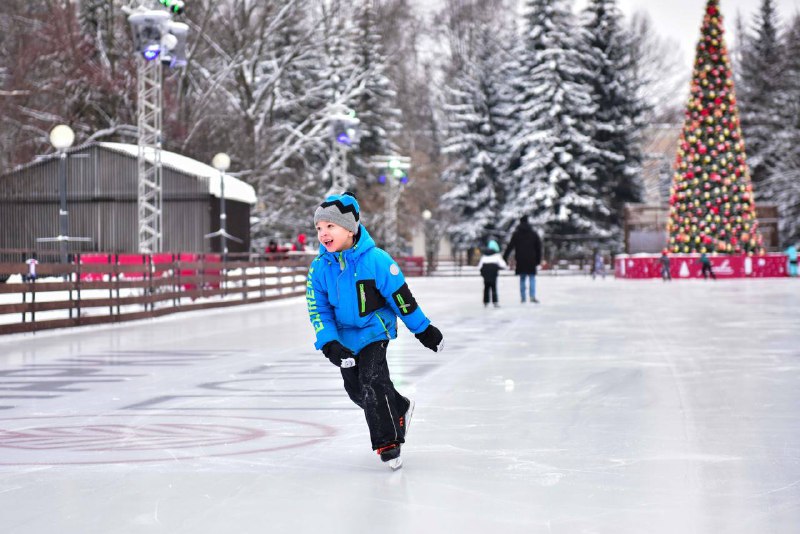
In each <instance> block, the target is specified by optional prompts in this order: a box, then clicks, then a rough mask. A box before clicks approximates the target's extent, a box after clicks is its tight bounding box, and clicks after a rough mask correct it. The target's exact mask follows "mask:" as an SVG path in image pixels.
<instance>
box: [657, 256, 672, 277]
mask: <svg viewBox="0 0 800 534" xmlns="http://www.w3.org/2000/svg"><path fill="white" fill-rule="evenodd" d="M658 262H659V263H660V264H661V279H662V280H663V281H665V282H667V281H669V282H671V281H672V273H670V272H669V255H668V254H667V249H664V250H662V251H661V257H660V258H659V259H658Z"/></svg>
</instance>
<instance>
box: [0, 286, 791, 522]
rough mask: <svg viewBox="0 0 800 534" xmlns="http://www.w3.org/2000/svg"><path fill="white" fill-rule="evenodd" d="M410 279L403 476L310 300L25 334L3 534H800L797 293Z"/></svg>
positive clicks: (403, 364)
mask: <svg viewBox="0 0 800 534" xmlns="http://www.w3.org/2000/svg"><path fill="white" fill-rule="evenodd" d="M409 282H410V284H409V285H410V286H411V288H412V290H413V291H414V293H415V296H416V298H417V300H418V302H419V303H420V305H421V307H422V308H423V310H424V311H425V312H426V313H427V314H428V315H429V317H431V319H432V320H433V322H434V324H436V325H437V326H438V327H439V328H440V329H441V330H442V331H443V333H444V334H445V338H446V340H447V351H445V352H444V353H442V354H435V353H432V352H430V351H428V350H427V349H425V348H424V347H422V345H420V344H419V343H418V342H417V340H416V339H415V338H414V336H413V335H411V334H410V333H409V332H408V331H407V330H405V329H401V332H400V336H399V338H398V339H397V340H395V341H394V342H392V343H391V344H390V346H389V361H390V366H391V369H392V376H393V379H394V382H395V385H396V386H397V388H398V390H399V391H400V392H401V393H403V394H405V395H409V396H412V397H413V398H414V399H415V400H416V409H415V412H414V418H413V424H412V427H411V430H410V432H409V437H408V442H407V443H406V444H405V445H404V446H403V459H404V462H403V468H402V469H400V470H398V471H396V472H392V471H391V470H390V469H388V468H387V467H386V466H385V465H383V464H382V463H381V462H380V459H379V458H378V456H377V455H376V454H375V453H374V452H372V451H371V450H370V445H369V438H368V435H367V427H366V423H365V421H364V417H363V415H362V414H361V413H360V412H359V410H358V408H357V407H355V406H354V405H353V404H352V403H351V402H350V401H349V399H348V398H347V395H346V394H345V393H344V390H343V389H342V387H341V378H340V377H339V373H338V371H337V369H335V368H334V367H333V366H331V365H330V364H329V363H328V361H327V360H326V359H325V358H324V357H323V356H322V355H321V354H320V353H319V352H317V351H315V350H314V349H313V346H312V342H313V338H312V329H311V327H310V325H309V323H308V319H307V316H306V313H305V303H304V300H303V299H292V300H287V301H283V302H272V303H265V304H258V305H249V306H241V307H235V308H228V309H224V310H217V311H206V312H197V313H184V314H177V315H173V316H169V317H165V318H161V319H156V320H147V321H139V322H136V323H129V324H120V325H115V326H111V327H102V328H94V327H93V328H85V329H80V328H76V329H70V330H64V331H51V332H41V333H37V334H35V335H14V336H5V337H0V526H2V532H3V533H4V534H17V533H20V534H22V533H24V534H45V533H46V534H54V533H58V534H71V533H75V534H78V533H80V534H86V533H104V534H105V533H170V534H177V533H186V534H204V533H215V534H218V533H233V534H243V533H259V534H261V533H312V532H314V533H316V532H325V533H326V534H335V533H366V532H370V533H371V532H380V533H383V534H387V533H404V534H408V533H429V532H450V533H456V532H458V533H465V534H477V533H487V532H490V533H493V534H501V533H503V534H504V533H526V534H529V533H539V532H541V533H563V534H577V533H613V534H627V533H631V534H634V533H635V534H641V533H643V532H646V533H649V534H661V533H663V534H677V533H680V534H692V533H698V534H701V533H702V534H705V533H707V534H718V533H724V534H739V533H758V534H763V533H770V534H776V533H777V534H783V533H786V534H789V533H796V532H798V525H800V422H799V419H800V418H799V417H798V411H800V327H798V325H800V321H798V317H800V283H798V282H797V280H789V279H765V280H731V281H721V280H720V281H716V282H710V281H709V282H704V281H702V280H696V281H695V280H693V281H675V282H672V283H663V282H661V281H660V280H652V281H650V280H648V281H620V280H613V279H611V278H607V279H606V280H599V279H598V280H595V281H592V280H591V279H589V278H587V277H579V276H572V277H544V276H540V277H539V280H538V283H537V291H538V295H537V297H538V298H539V299H540V300H541V304H538V305H537V304H531V303H524V304H521V303H520V302H519V294H518V287H517V282H516V279H515V278H513V277H503V278H501V279H500V281H499V285H500V308H497V309H495V308H491V307H490V308H484V306H483V304H482V302H481V297H482V285H481V281H480V279H479V278H449V279H448V278H435V279H434V278H423V279H417V278H414V279H410V280H409Z"/></svg>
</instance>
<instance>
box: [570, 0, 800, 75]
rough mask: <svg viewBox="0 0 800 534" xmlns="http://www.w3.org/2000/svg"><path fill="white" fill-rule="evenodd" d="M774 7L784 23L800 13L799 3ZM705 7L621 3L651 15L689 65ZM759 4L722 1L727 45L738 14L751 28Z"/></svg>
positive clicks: (670, 0) (638, 0) (694, 2)
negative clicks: (673, 40) (677, 45)
mask: <svg viewBox="0 0 800 534" xmlns="http://www.w3.org/2000/svg"><path fill="white" fill-rule="evenodd" d="M586 4H587V1H586V0H576V2H575V8H576V11H577V10H579V9H582V8H584V7H585V6H586ZM773 4H774V5H775V7H776V9H777V11H778V16H779V20H780V21H781V22H782V23H784V24H785V23H786V22H787V21H788V20H790V18H791V17H793V16H794V15H795V14H796V13H798V12H800V0H774V1H773ZM705 5H706V2H705V0H619V6H620V8H621V9H622V11H623V12H625V13H626V14H628V15H630V14H631V13H634V12H635V11H637V10H640V9H641V10H644V11H646V12H648V13H649V14H650V16H651V17H652V19H653V22H654V23H655V26H656V28H657V29H658V32H659V33H660V34H661V35H662V36H664V37H671V38H674V39H675V40H676V41H678V43H679V44H680V46H681V48H682V49H683V53H684V56H685V57H686V62H687V64H690V63H691V62H693V61H694V48H695V46H696V45H697V40H698V39H699V38H700V25H701V23H702V21H703V11H704V9H705ZM760 5H761V0H720V9H721V10H722V15H723V17H724V25H725V42H726V43H728V46H730V45H732V44H733V43H734V41H733V39H734V36H735V30H736V28H735V25H736V18H737V16H738V13H741V15H742V17H743V20H744V22H745V23H746V24H747V26H751V25H752V20H753V17H754V16H755V14H756V13H757V12H758V9H759V6H760Z"/></svg>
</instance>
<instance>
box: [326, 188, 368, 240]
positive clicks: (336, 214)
mask: <svg viewBox="0 0 800 534" xmlns="http://www.w3.org/2000/svg"><path fill="white" fill-rule="evenodd" d="M359 211H361V210H360V208H359V206H358V201H357V200H356V197H355V196H354V195H353V193H351V192H349V191H345V192H344V193H342V194H341V195H331V196H329V197H328V198H326V199H325V202H323V203H322V204H320V205H319V207H318V208H317V211H315V212H314V224H315V225H316V224H317V223H318V222H319V221H330V222H332V223H335V224H338V225H339V226H341V227H342V228H345V229H347V230H349V231H351V232H353V233H356V232H358V224H359V223H358V221H359V219H360V216H359Z"/></svg>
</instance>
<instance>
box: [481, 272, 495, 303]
mask: <svg viewBox="0 0 800 534" xmlns="http://www.w3.org/2000/svg"><path fill="white" fill-rule="evenodd" d="M490 299H491V302H494V303H495V304H497V278H495V279H494V280H487V279H486V278H484V279H483V303H484V304H489V301H490Z"/></svg>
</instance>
